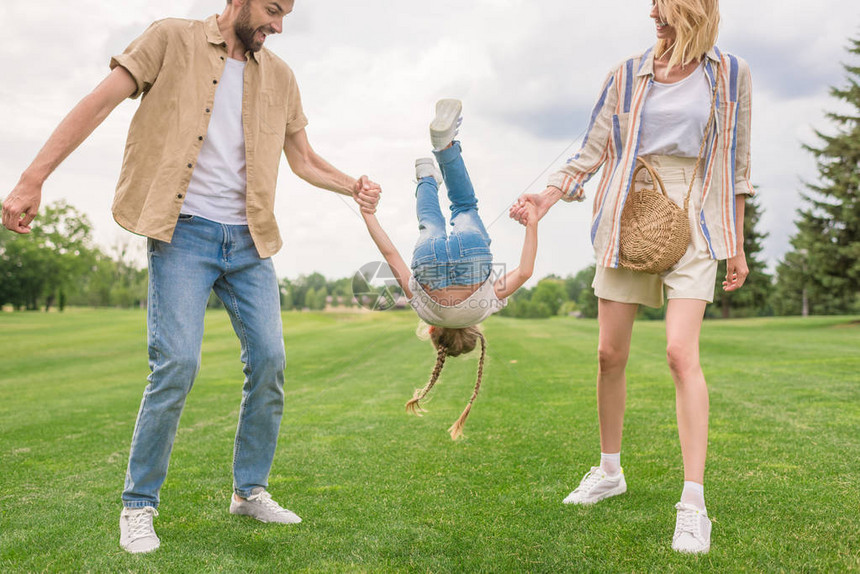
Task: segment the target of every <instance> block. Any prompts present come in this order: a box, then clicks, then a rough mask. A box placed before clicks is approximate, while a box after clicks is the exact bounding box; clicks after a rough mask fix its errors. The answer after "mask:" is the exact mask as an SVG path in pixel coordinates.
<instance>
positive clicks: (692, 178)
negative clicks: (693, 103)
mask: <svg viewBox="0 0 860 574" xmlns="http://www.w3.org/2000/svg"><path fill="white" fill-rule="evenodd" d="M719 79H720V77H719V75H718V74H717V73H714V89H713V91H712V92H711V115H710V117H709V118H708V125H706V126H705V136H704V137H703V138H702V145H701V146H700V147H699V157H697V158H696V167H695V168H694V169H693V175H692V176H690V189H688V190H687V196H686V197H685V198H684V211H688V210H689V208H690V195H691V194H692V193H693V185H694V184H695V183H696V174H697V173H698V172H699V164H701V163H702V157H703V156H704V154H705V144H706V143H707V141H708V138H709V137H710V135H711V126H712V125H713V124H714V113H715V112H716V109H717V82H719Z"/></svg>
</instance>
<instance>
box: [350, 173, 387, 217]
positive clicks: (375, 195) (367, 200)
mask: <svg viewBox="0 0 860 574" xmlns="http://www.w3.org/2000/svg"><path fill="white" fill-rule="evenodd" d="M381 193H382V188H381V187H379V184H378V183H376V182H374V181H371V180H370V178H368V177H367V176H366V175H363V176H361V177H360V178H358V179H357V180H355V185H354V186H353V188H352V198H353V199H354V200H355V202H356V203H357V204H358V205H359V207H361V211H362V212H363V213H376V206H377V205H378V204H379V195H380V194H381Z"/></svg>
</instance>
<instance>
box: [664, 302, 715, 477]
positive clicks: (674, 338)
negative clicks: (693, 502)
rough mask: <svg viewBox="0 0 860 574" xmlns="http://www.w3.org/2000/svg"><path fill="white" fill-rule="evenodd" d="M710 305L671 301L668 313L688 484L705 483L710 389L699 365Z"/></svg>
mask: <svg viewBox="0 0 860 574" xmlns="http://www.w3.org/2000/svg"><path fill="white" fill-rule="evenodd" d="M706 305H707V303H706V302H705V301H701V300H698V299H670V300H669V305H668V307H667V309H666V343H667V344H666V356H667V359H668V362H669V369H670V370H671V372H672V378H673V379H674V381H675V408H676V410H677V417H678V436H679V438H680V440H681V456H682V457H683V459H684V480H685V481H690V482H695V483H698V484H703V481H704V477H705V455H706V454H707V450H708V409H709V406H708V387H707V385H706V383H705V375H704V373H702V367H701V365H700V364H699V333H700V331H701V329H702V319H703V318H704V315H705V306H706Z"/></svg>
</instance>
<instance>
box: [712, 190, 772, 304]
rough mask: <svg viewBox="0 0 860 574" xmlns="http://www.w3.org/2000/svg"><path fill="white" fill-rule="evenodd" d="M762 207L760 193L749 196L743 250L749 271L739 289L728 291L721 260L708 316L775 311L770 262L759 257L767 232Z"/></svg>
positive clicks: (723, 265)
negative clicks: (761, 225)
mask: <svg viewBox="0 0 860 574" xmlns="http://www.w3.org/2000/svg"><path fill="white" fill-rule="evenodd" d="M761 213H762V209H761V206H760V205H759V202H758V196H756V197H751V198H747V199H746V206H745V207H744V254H745V255H746V260H747V267H749V270H750V274H749V277H747V280H746V282H744V286H743V287H741V288H740V289H739V290H737V291H734V292H731V293H726V292H725V291H723V281H725V279H726V262H725V261H720V264H719V266H718V267H717V282H716V289H715V291H714V304H713V305H712V306H710V307H708V316H709V317H722V318H723V319H728V318H729V317H761V316H763V315H770V314H772V313H773V311H772V309H771V307H770V295H771V291H772V290H773V278H772V277H771V275H770V274H769V273H768V272H767V265H766V264H765V262H764V261H762V260H760V259H759V256H760V255H761V251H762V242H763V241H764V240H765V238H767V236H768V234H767V233H761V232H759V230H758V227H759V220H760V219H761Z"/></svg>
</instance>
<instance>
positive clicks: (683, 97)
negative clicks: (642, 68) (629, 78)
mask: <svg viewBox="0 0 860 574" xmlns="http://www.w3.org/2000/svg"><path fill="white" fill-rule="evenodd" d="M710 116H711V86H710V84H709V83H708V77H707V75H706V74H705V66H704V63H702V64H699V67H698V68H696V71H695V72H693V73H692V74H690V75H689V76H687V77H686V78H684V79H683V80H681V81H680V82H675V83H674V84H662V83H660V82H654V83H653V84H652V85H651V89H650V91H649V92H648V96H647V97H646V98H645V107H643V108H642V132H641V140H640V142H639V155H643V156H644V155H672V156H675V157H699V148H700V147H701V146H702V138H704V137H705V125H706V124H707V123H708V118H709V117H710Z"/></svg>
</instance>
